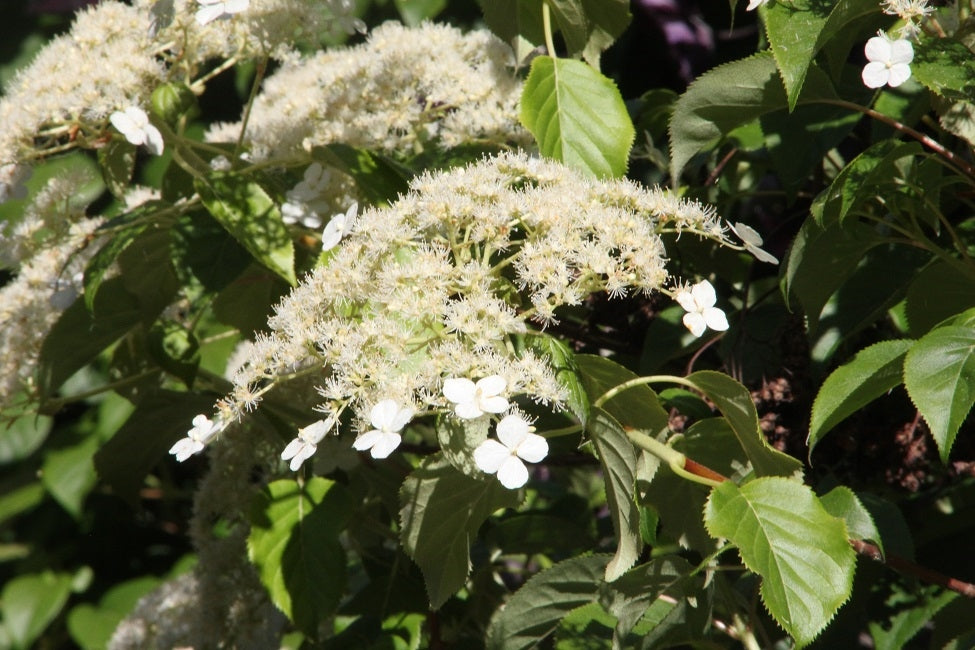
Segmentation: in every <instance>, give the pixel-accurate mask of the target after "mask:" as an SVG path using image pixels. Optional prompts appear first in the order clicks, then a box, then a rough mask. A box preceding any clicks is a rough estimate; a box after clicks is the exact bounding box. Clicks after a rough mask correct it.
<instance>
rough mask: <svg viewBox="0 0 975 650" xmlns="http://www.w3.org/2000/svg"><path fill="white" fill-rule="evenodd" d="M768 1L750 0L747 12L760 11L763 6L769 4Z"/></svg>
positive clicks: (746, 8)
mask: <svg viewBox="0 0 975 650" xmlns="http://www.w3.org/2000/svg"><path fill="white" fill-rule="evenodd" d="M767 2H768V0H748V6H747V7H745V11H753V10H755V9H758V8H759V7H761V6H762V5H763V4H765V3H767Z"/></svg>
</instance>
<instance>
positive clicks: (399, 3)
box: [395, 0, 447, 27]
mask: <svg viewBox="0 0 975 650" xmlns="http://www.w3.org/2000/svg"><path fill="white" fill-rule="evenodd" d="M395 2H396V10H397V11H398V12H399V15H400V18H402V19H403V22H404V23H405V24H407V25H409V26H410V27H415V26H416V25H419V24H420V23H422V22H423V21H424V20H430V19H431V18H435V17H436V16H437V14H439V13H440V12H441V11H443V10H444V7H446V6H447V0H395Z"/></svg>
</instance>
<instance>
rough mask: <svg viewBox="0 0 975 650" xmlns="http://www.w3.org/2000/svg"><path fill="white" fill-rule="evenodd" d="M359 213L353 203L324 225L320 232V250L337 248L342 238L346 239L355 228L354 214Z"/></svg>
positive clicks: (355, 204) (357, 206)
mask: <svg viewBox="0 0 975 650" xmlns="http://www.w3.org/2000/svg"><path fill="white" fill-rule="evenodd" d="M358 211H359V204H358V203H357V202H356V203H353V204H352V205H350V206H349V209H348V210H346V211H345V212H344V213H341V212H340V213H339V214H336V215H334V216H333V217H332V220H331V221H329V222H328V224H326V225H325V230H324V231H322V250H323V251H327V250H330V249H332V248H335V247H336V246H338V244H339V242H340V241H342V238H343V237H346V236H347V235H348V234H349V233H351V232H352V229H353V228H355V222H356V213H357V212H358Z"/></svg>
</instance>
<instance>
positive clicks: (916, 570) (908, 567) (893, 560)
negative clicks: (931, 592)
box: [850, 539, 975, 598]
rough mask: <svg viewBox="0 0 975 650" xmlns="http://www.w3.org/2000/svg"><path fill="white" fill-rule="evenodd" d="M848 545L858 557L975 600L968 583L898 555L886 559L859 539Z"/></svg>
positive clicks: (972, 587)
mask: <svg viewBox="0 0 975 650" xmlns="http://www.w3.org/2000/svg"><path fill="white" fill-rule="evenodd" d="M850 545H851V546H853V549H854V550H855V551H856V552H857V553H859V554H860V555H864V556H866V557H869V558H870V559H871V560H876V561H877V562H881V563H883V564H886V565H887V566H889V567H890V568H892V569H894V570H895V571H899V572H901V573H906V574H909V575H913V576H916V577H918V578H920V579H921V580H923V581H924V582H927V583H930V584H933V585H939V586H941V587H944V588H945V589H950V590H951V591H954V592H956V593H959V594H961V595H962V596H966V597H967V598H975V585H973V584H972V583H970V582H964V581H962V580H958V579H957V578H952V577H950V576H946V575H944V574H943V573H939V572H937V571H934V570H932V569H928V568H927V567H923V566H921V565H919V564H915V563H914V562H911V561H910V560H908V559H906V558H902V557H900V556H899V555H890V554H888V555H887V556H886V557H884V555H883V553H881V552H880V549H879V548H878V547H877V546H876V545H874V544H871V543H870V542H864V541H862V540H859V539H851V540H850Z"/></svg>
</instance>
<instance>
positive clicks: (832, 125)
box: [736, 3, 863, 201]
mask: <svg viewBox="0 0 975 650" xmlns="http://www.w3.org/2000/svg"><path fill="white" fill-rule="evenodd" d="M776 4H778V3H776ZM862 118H863V116H862V115H860V113H857V112H855V111H851V110H850V109H848V108H845V107H839V106H829V105H826V104H805V105H803V106H797V107H796V108H795V110H794V111H792V112H791V113H786V112H785V111H775V112H774V113H768V114H766V115H763V116H762V117H761V118H759V124H760V125H761V129H762V132H763V135H764V137H763V146H764V147H765V148H766V149H767V150H768V155H769V158H770V159H771V161H772V169H773V170H774V173H775V175H776V177H778V179H779V180H780V181H781V183H782V185H783V186H784V187H785V189H786V191H787V196H788V198H789V200H790V201H791V200H793V199H794V198H795V195H796V193H797V192H798V191H800V190H801V189H803V187H805V186H806V184H807V183H808V181H809V175H810V174H812V173H816V172H818V171H819V170H821V169H822V165H823V157H824V156H826V155H828V154H829V153H830V150H831V149H833V148H834V147H836V146H837V145H839V144H840V142H842V141H843V139H844V138H846V137H847V136H849V134H850V132H851V131H852V130H853V128H854V127H855V126H856V125H857V124H859V123H860V122H861V120H862ZM739 131H740V129H739ZM739 131H736V133H738V132H739Z"/></svg>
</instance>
